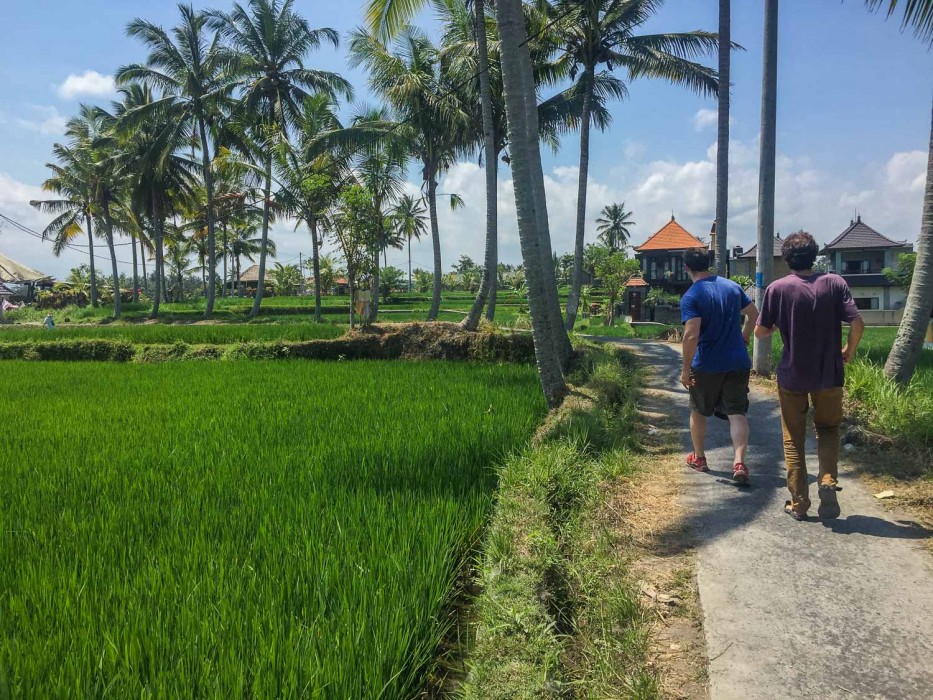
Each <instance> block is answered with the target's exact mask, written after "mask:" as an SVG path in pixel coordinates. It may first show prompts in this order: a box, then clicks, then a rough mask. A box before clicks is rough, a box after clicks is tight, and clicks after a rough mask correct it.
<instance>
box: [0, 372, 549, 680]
mask: <svg viewBox="0 0 933 700" xmlns="http://www.w3.org/2000/svg"><path fill="white" fill-rule="evenodd" d="M0 385H2V386H3V387H4V392H5V395H6V396H7V397H21V398H24V399H27V398H29V397H41V402H39V403H37V402H35V401H5V402H4V403H3V404H2V408H0V425H2V426H3V431H4V432H3V443H4V449H3V454H2V460H0V484H2V488H0V524H2V527H0V562H2V565H0V696H4V697H6V696H12V697H100V696H104V695H110V696H114V697H134V696H135V697H139V696H151V697H198V696H208V695H209V696H212V697H244V696H252V697H282V696H289V697H291V696H298V695H302V696H307V697H321V698H324V697H327V698H368V697H382V698H409V697H412V695H414V694H415V692H416V691H417V689H418V687H419V685H420V683H421V680H422V678H423V675H424V672H425V670H426V668H427V666H428V665H429V663H430V661H431V659H432V657H433V655H434V653H435V650H436V648H437V646H438V643H439V640H440V639H441V637H442V635H443V633H444V631H445V627H446V624H445V619H444V616H443V614H442V613H443V612H444V608H445V603H446V602H447V601H448V600H449V596H450V593H451V586H452V582H453V581H454V578H455V574H456V571H457V570H458V567H459V566H460V564H461V562H462V558H463V556H464V553H465V551H466V550H467V548H468V546H469V545H470V543H471V542H473V541H474V538H475V537H476V535H477V531H478V529H479V527H480V525H481V523H482V521H483V518H484V515H485V513H486V512H487V508H488V505H489V496H490V490H491V487H492V485H493V481H494V476H493V471H492V469H491V468H490V467H491V465H492V464H493V463H494V462H496V461H497V460H499V459H501V458H502V457H503V456H504V455H505V454H506V453H507V452H509V451H511V450H512V449H514V448H515V447H516V446H518V445H519V444H520V443H521V442H523V441H524V440H525V439H526V438H527V437H528V435H529V433H530V431H531V429H532V427H533V425H534V423H536V421H537V420H538V418H539V417H540V416H541V415H542V413H543V411H544V405H543V401H542V400H541V397H540V391H539V390H538V387H537V380H536V377H535V373H534V369H533V368H531V367H524V366H469V365H460V364H457V365H455V364H444V363H431V362H423V363H405V362H359V363H350V362H339V363H329V364H324V363H316V362H307V361H304V362H300V361H281V362H277V363H269V362H236V363H204V364H201V363H177V364H166V365H117V364H94V365H92V364H78V365H75V364H70V365H64V364H57V363H45V364H42V365H37V364H35V363H26V362H14V361H10V362H5V363H0Z"/></svg>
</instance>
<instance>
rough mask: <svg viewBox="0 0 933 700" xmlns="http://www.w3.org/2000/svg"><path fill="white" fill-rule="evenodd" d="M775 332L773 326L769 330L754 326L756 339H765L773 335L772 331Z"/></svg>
mask: <svg viewBox="0 0 933 700" xmlns="http://www.w3.org/2000/svg"><path fill="white" fill-rule="evenodd" d="M776 330H777V328H776V327H775V326H771V327H770V328H767V327H765V326H755V337H756V338H767V337H768V336H769V335H771V334H772V333H774V331H776Z"/></svg>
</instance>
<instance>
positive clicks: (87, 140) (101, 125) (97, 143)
mask: <svg viewBox="0 0 933 700" xmlns="http://www.w3.org/2000/svg"><path fill="white" fill-rule="evenodd" d="M111 124H112V121H111V119H110V118H109V115H107V113H106V112H105V111H103V110H102V109H100V108H99V107H94V106H90V105H81V108H80V110H79V111H78V114H77V116H75V117H72V118H71V119H69V120H68V123H67V124H66V125H65V135H66V136H67V137H68V138H69V139H70V140H71V143H70V146H71V148H72V149H74V150H77V151H82V152H83V154H82V155H81V156H80V157H81V158H83V159H84V160H85V162H88V163H90V165H91V167H90V170H89V171H88V172H87V177H88V181H89V183H90V195H91V207H92V210H93V212H94V215H95V217H97V218H98V227H97V228H98V230H100V221H101V220H103V224H104V239H105V240H106V242H107V249H108V251H109V252H110V262H111V267H112V272H113V277H112V279H113V317H114V318H120V313H121V310H122V300H121V298H120V273H119V271H118V270H117V251H116V248H115V244H114V229H115V226H114V215H115V212H116V210H117V209H119V208H120V207H125V206H126V192H125V181H124V177H123V175H124V173H122V172H121V163H125V159H124V158H123V156H122V154H121V153H120V150H119V144H118V143H117V141H116V139H115V137H114V134H113V132H112V129H110V126H111Z"/></svg>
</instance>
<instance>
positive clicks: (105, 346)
mask: <svg viewBox="0 0 933 700" xmlns="http://www.w3.org/2000/svg"><path fill="white" fill-rule="evenodd" d="M240 359H251V360H259V359H263V360H276V359H307V360H357V359H378V360H396V359H408V360H419V359H422V360H460V361H464V360H469V361H476V362H516V363H522V364H530V363H532V362H534V346H533V344H532V339H531V336H530V334H527V333H510V332H502V331H496V330H482V331H476V332H469V331H464V330H463V329H461V328H460V327H459V326H458V325H457V324H453V323H438V322H435V323H404V324H402V323H399V324H385V325H373V326H368V327H363V328H360V329H357V330H354V331H350V332H348V333H346V334H344V335H343V336H342V337H339V338H333V339H320V340H305V341H293V342H291V341H274V342H262V341H258V342H246V343H241V342H231V343H224V344H216V343H214V344H211V343H183V342H178V343H173V344H164V343H161V344H147V343H133V342H130V341H128V340H122V339H110V338H105V339H101V338H81V339H77V340H72V339H61V340H30V341H26V342H17V341H13V340H10V341H8V342H0V360H38V361H101V362H167V361H172V360H240Z"/></svg>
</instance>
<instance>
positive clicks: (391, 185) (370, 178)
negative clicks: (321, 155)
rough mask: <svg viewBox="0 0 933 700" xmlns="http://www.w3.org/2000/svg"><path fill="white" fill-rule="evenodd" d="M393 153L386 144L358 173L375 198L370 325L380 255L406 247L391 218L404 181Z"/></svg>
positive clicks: (376, 303) (365, 159) (376, 300)
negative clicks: (390, 249) (389, 250)
mask: <svg viewBox="0 0 933 700" xmlns="http://www.w3.org/2000/svg"><path fill="white" fill-rule="evenodd" d="M369 116H370V117H371V116H373V115H372V114H370V115H369ZM394 150H395V149H394V148H393V147H392V146H391V145H388V146H387V145H386V144H382V145H380V146H378V147H376V148H375V149H374V150H371V151H370V153H369V154H367V155H366V156H364V157H363V158H362V160H361V161H360V162H359V164H358V166H357V168H356V172H355V179H356V181H357V182H358V183H359V184H360V185H362V186H363V187H364V188H365V189H366V191H367V192H368V193H369V194H370V195H371V196H372V204H371V208H372V219H373V232H372V234H373V235H372V241H371V242H372V255H373V260H372V290H371V293H372V302H371V303H370V307H369V319H367V322H368V323H372V322H374V321H375V320H376V315H377V314H378V312H379V272H380V267H379V254H380V253H383V254H385V252H386V251H387V250H388V249H389V248H399V249H401V248H402V247H403V245H404V238H403V237H402V235H401V234H400V233H399V231H398V229H397V228H396V226H395V221H394V219H393V216H392V214H393V205H394V203H395V202H396V201H397V200H398V198H399V197H400V196H401V194H402V189H403V187H404V179H405V171H404V166H403V162H402V160H401V159H400V158H399V157H398V154H397V153H395V152H394Z"/></svg>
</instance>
